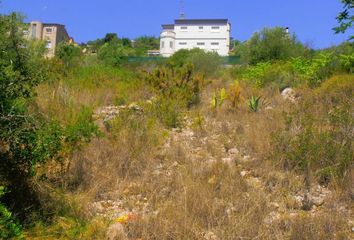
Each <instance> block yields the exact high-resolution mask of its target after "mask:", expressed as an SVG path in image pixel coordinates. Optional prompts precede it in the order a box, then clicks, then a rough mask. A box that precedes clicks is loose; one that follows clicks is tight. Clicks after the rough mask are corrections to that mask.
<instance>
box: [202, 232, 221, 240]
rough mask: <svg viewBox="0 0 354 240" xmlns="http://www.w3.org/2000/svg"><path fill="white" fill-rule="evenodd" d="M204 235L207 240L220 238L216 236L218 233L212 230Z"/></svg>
mask: <svg viewBox="0 0 354 240" xmlns="http://www.w3.org/2000/svg"><path fill="white" fill-rule="evenodd" d="M203 237H204V239H205V240H218V239H219V238H218V237H217V236H216V234H215V233H213V232H211V231H209V232H206V233H204V236H203Z"/></svg>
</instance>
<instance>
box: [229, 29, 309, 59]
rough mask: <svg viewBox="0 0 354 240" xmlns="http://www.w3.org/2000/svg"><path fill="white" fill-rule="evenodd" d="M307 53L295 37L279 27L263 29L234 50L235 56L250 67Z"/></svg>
mask: <svg viewBox="0 0 354 240" xmlns="http://www.w3.org/2000/svg"><path fill="white" fill-rule="evenodd" d="M307 51H308V50H307V49H306V48H305V47H304V46H303V45H302V44H301V43H300V42H299V41H298V40H297V38H296V36H295V35H290V34H288V33H286V31H285V29H284V28H281V27H276V28H264V29H263V30H261V31H260V32H257V33H255V34H254V35H253V36H252V37H251V39H249V40H248V41H247V42H245V43H243V44H239V45H238V46H237V47H236V48H235V52H236V55H239V56H241V60H242V61H243V62H245V63H249V64H252V65H254V64H257V63H260V62H267V61H278V60H288V59H290V58H292V57H298V56H304V55H305V53H306V52H307Z"/></svg>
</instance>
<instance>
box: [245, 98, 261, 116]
mask: <svg viewBox="0 0 354 240" xmlns="http://www.w3.org/2000/svg"><path fill="white" fill-rule="evenodd" d="M260 99H261V96H258V97H255V96H252V97H251V98H250V99H249V100H248V107H249V109H250V110H251V111H252V112H257V111H258V109H259V106H260Z"/></svg>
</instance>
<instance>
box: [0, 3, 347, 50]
mask: <svg viewBox="0 0 354 240" xmlns="http://www.w3.org/2000/svg"><path fill="white" fill-rule="evenodd" d="M0 2H1V3H0V13H1V14H7V13H10V12H12V11H16V12H20V13H22V14H23V15H25V17H26V18H25V21H27V22H29V21H31V20H39V21H42V22H47V23H60V24H64V25H65V26H66V29H67V31H68V32H69V35H70V36H71V37H73V38H74V39H75V41H76V42H79V43H80V42H86V41H89V40H95V39H97V38H102V37H103V36H104V35H105V34H106V33H108V32H114V33H117V34H118V36H119V37H128V38H131V39H133V38H136V37H138V36H143V35H148V36H151V35H153V36H159V34H160V32H161V24H166V23H173V21H174V19H177V18H178V17H179V13H180V9H181V1H180V0H124V1H122V0H99V1H97V0H0ZM183 5H184V12H185V14H186V18H191V19H193V18H208V19H210V18H227V19H229V21H230V22H231V24H232V29H231V35H232V37H233V38H234V39H238V40H241V41H244V40H247V39H249V38H250V37H251V36H252V34H253V33H254V32H256V31H259V30H261V29H262V28H264V27H275V26H281V27H289V28H290V31H291V32H292V33H295V34H296V35H297V36H298V38H299V39H300V40H301V41H302V42H303V43H306V44H308V45H309V46H310V47H312V48H316V49H318V48H325V47H330V46H333V45H337V44H340V43H341V42H343V41H345V40H346V39H348V38H349V35H353V29H350V30H349V31H348V32H347V33H346V34H340V35H336V34H334V32H333V30H332V28H333V27H335V26H337V25H338V23H337V20H336V19H335V18H336V16H337V15H338V13H339V12H340V11H341V10H342V7H343V6H342V4H341V3H340V1H339V0H184V4H183Z"/></svg>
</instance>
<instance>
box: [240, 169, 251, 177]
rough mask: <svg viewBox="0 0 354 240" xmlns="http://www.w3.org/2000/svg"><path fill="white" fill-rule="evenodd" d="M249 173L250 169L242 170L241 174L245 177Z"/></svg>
mask: <svg viewBox="0 0 354 240" xmlns="http://www.w3.org/2000/svg"><path fill="white" fill-rule="evenodd" d="M248 173H249V172H248V171H246V170H243V171H241V173H240V174H241V176H242V177H244V176H246V175H247V174H248Z"/></svg>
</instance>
